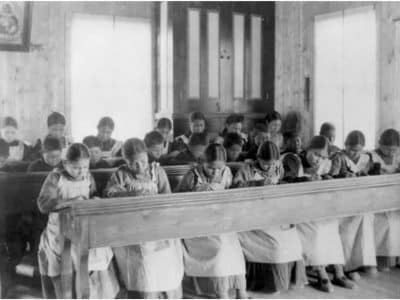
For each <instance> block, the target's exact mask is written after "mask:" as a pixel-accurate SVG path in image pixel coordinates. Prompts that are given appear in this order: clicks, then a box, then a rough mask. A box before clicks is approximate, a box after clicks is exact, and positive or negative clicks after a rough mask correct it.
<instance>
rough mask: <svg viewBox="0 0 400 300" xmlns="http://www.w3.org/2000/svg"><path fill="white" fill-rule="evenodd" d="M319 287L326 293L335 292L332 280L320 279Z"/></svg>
mask: <svg viewBox="0 0 400 300" xmlns="http://www.w3.org/2000/svg"><path fill="white" fill-rule="evenodd" d="M318 286H319V289H320V290H321V291H323V292H326V293H332V292H333V286H332V283H331V282H330V280H329V279H328V278H322V279H318Z"/></svg>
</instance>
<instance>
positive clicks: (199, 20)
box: [170, 2, 274, 132]
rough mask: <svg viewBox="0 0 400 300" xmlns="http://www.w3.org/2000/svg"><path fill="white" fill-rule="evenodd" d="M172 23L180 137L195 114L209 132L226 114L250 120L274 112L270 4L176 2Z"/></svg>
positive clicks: (216, 128)
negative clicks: (201, 116) (205, 121)
mask: <svg viewBox="0 0 400 300" xmlns="http://www.w3.org/2000/svg"><path fill="white" fill-rule="evenodd" d="M170 17H171V18H172V24H173V45H174V55H173V60H174V62H173V66H174V71H173V76H174V85H173V87H174V119H175V121H176V122H175V125H176V126H175V127H178V128H176V129H177V130H178V131H179V132H181V131H182V130H183V129H180V128H181V127H182V126H184V124H182V122H184V120H185V118H186V116H187V114H188V113H190V112H192V111H196V110H200V111H202V112H204V113H205V114H206V115H207V117H208V119H209V123H210V124H208V125H209V127H211V128H210V130H212V131H213V130H219V128H221V126H222V125H223V122H224V119H225V118H226V116H227V115H228V114H229V113H232V112H236V113H243V114H245V115H246V117H248V118H250V119H254V118H260V117H262V116H264V115H265V113H267V112H268V111H270V110H272V109H273V98H274V3H273V2H265V3H264V2H252V3H243V2H234V3H229V2H227V3H224V2H218V3H217V2H190V3H182V2H179V3H178V2H175V3H172V4H171V6H170Z"/></svg>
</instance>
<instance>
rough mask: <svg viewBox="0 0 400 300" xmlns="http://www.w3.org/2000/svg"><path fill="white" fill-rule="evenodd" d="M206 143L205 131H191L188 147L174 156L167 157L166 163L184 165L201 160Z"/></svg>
mask: <svg viewBox="0 0 400 300" xmlns="http://www.w3.org/2000/svg"><path fill="white" fill-rule="evenodd" d="M207 145H208V136H207V135H206V134H205V133H193V134H192V135H191V136H190V140H189V144H188V148H187V149H186V150H184V151H182V152H180V153H179V154H178V155H177V156H176V157H174V158H172V159H169V161H168V164H170V165H185V164H194V163H198V162H201V161H202V160H203V156H204V150H205V149H206V147H207Z"/></svg>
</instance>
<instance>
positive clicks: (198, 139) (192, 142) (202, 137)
mask: <svg viewBox="0 0 400 300" xmlns="http://www.w3.org/2000/svg"><path fill="white" fill-rule="evenodd" d="M207 144H208V135H207V134H206V133H192V135H191V136H190V139H189V146H200V145H201V146H206V145H207Z"/></svg>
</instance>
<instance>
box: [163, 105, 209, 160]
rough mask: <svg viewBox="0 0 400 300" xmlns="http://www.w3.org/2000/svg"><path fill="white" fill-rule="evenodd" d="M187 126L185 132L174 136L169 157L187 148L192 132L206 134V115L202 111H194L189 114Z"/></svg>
mask: <svg viewBox="0 0 400 300" xmlns="http://www.w3.org/2000/svg"><path fill="white" fill-rule="evenodd" d="M189 127H190V130H189V131H188V132H186V133H185V134H182V135H180V136H178V137H176V138H175V140H174V142H173V144H172V146H171V153H170V155H169V156H170V157H175V156H176V155H178V154H179V153H180V152H183V151H185V150H187V148H188V144H189V141H190V137H191V136H192V134H194V133H204V134H207V131H206V117H205V116H204V114H203V113H202V112H199V111H195V112H193V113H191V114H190V117H189Z"/></svg>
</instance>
